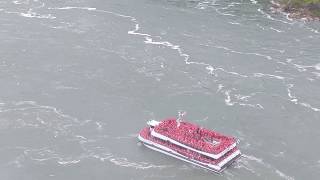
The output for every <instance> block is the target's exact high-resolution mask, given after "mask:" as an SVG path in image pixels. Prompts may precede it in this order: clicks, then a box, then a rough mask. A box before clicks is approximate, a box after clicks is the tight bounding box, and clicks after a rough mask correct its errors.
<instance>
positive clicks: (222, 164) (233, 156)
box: [138, 135, 241, 173]
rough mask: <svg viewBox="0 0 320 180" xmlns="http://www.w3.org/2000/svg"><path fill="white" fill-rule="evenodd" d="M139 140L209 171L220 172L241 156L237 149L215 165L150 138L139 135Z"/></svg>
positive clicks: (151, 147) (152, 147)
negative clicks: (193, 157) (183, 153)
mask: <svg viewBox="0 0 320 180" xmlns="http://www.w3.org/2000/svg"><path fill="white" fill-rule="evenodd" d="M138 138H139V140H140V141H141V142H142V143H143V144H144V145H145V146H146V147H148V148H150V149H152V150H155V151H158V152H161V153H163V154H166V155H168V156H171V157H174V158H176V159H180V160H182V161H185V162H188V163H191V164H193V165H196V166H198V167H201V168H204V169H207V170H209V171H212V172H215V173H221V172H222V171H223V170H224V169H225V168H226V167H227V166H228V165H229V164H231V163H232V162H233V161H234V160H235V159H237V158H239V157H240V156H241V152H240V151H239V150H237V151H235V152H234V153H232V154H231V155H230V156H228V157H227V158H225V159H224V160H223V161H221V162H220V163H218V164H217V165H213V164H208V163H204V162H201V161H197V160H195V159H191V158H189V157H187V156H184V155H182V154H180V153H178V152H176V151H174V150H172V149H170V148H168V147H165V146H163V145H160V144H157V143H155V142H152V141H150V140H147V139H145V138H143V137H141V136H140V135H139V137H138Z"/></svg>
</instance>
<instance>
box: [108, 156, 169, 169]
mask: <svg viewBox="0 0 320 180" xmlns="http://www.w3.org/2000/svg"><path fill="white" fill-rule="evenodd" d="M109 161H110V162H111V163H113V164H115V165H117V166H121V167H132V168H135V169H142V170H145V169H151V168H156V169H164V168H167V167H168V166H166V165H154V164H150V163H147V162H131V161H129V160H128V159H127V158H115V157H113V158H110V159H109Z"/></svg>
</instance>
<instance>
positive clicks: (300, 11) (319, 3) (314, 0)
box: [271, 0, 320, 21]
mask: <svg viewBox="0 0 320 180" xmlns="http://www.w3.org/2000/svg"><path fill="white" fill-rule="evenodd" d="M271 4H272V10H273V11H274V12H285V13H287V17H288V18H291V19H302V20H306V21H320V0H272V1H271Z"/></svg>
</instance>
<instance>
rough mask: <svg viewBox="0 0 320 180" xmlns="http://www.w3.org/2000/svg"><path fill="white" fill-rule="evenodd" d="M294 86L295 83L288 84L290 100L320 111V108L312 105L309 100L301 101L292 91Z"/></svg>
mask: <svg viewBox="0 0 320 180" xmlns="http://www.w3.org/2000/svg"><path fill="white" fill-rule="evenodd" d="M293 87H294V84H287V92H288V97H289V101H291V102H293V103H294V104H297V105H300V106H303V107H306V108H308V109H311V110H312V111H315V112H320V108H317V107H314V106H312V105H310V104H309V103H307V102H301V101H300V100H299V99H298V98H297V97H296V96H295V95H294V94H293V92H292V88H293Z"/></svg>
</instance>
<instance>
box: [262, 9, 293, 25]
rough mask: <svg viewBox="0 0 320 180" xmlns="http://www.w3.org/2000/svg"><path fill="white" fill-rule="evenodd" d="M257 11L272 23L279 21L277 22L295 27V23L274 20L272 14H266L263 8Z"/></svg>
mask: <svg viewBox="0 0 320 180" xmlns="http://www.w3.org/2000/svg"><path fill="white" fill-rule="evenodd" d="M257 11H258V12H260V13H261V14H262V15H263V16H264V17H266V18H267V19H270V20H272V21H277V22H281V23H284V24H289V25H293V24H294V22H288V21H284V20H281V19H276V18H273V17H272V16H271V15H270V14H268V13H266V12H264V11H263V10H262V9H261V8H258V9H257Z"/></svg>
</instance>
